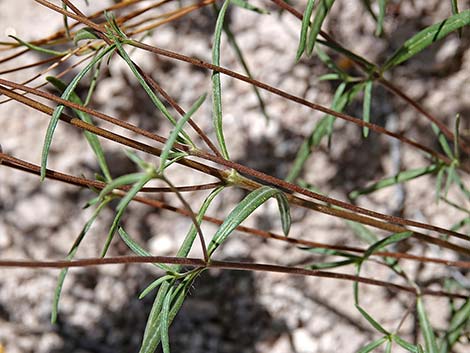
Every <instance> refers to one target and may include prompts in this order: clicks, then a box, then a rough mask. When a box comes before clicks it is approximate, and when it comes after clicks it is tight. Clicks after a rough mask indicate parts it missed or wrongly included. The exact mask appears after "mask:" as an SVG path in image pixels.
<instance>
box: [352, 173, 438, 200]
mask: <svg viewBox="0 0 470 353" xmlns="http://www.w3.org/2000/svg"><path fill="white" fill-rule="evenodd" d="M437 170H438V166H437V165H435V164H432V165H430V166H427V167H423V168H417V169H411V170H405V171H403V172H400V173H398V174H396V175H394V176H393V177H389V178H385V179H382V180H380V181H378V182H376V183H373V184H372V185H370V186H368V187H366V188H364V189H359V190H355V191H352V192H351V193H350V194H349V198H350V199H352V200H354V199H357V198H358V197H359V196H361V195H367V194H370V193H371V192H374V191H377V190H380V189H383V188H386V187H389V186H392V185H396V184H400V183H404V182H406V181H409V180H413V179H416V178H418V177H420V176H423V175H427V174H432V173H434V172H436V171H437Z"/></svg>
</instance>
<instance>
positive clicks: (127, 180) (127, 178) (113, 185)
mask: <svg viewBox="0 0 470 353" xmlns="http://www.w3.org/2000/svg"><path fill="white" fill-rule="evenodd" d="M144 175H145V173H131V174H127V175H122V176H120V177H117V178H116V179H114V180H113V181H111V182H110V183H108V184H106V186H105V187H104V188H103V189H102V190H101V192H100V194H99V199H103V198H104V197H105V196H106V195H107V194H109V193H110V192H111V191H113V190H114V189H117V188H119V187H121V186H124V185H129V184H134V183H136V182H138V181H139V180H140V179H142V177H143V176H144Z"/></svg>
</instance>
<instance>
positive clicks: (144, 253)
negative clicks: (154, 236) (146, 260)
mask: <svg viewBox="0 0 470 353" xmlns="http://www.w3.org/2000/svg"><path fill="white" fill-rule="evenodd" d="M118 234H119V235H120V237H121V239H122V240H123V241H124V243H126V245H127V246H128V247H129V248H130V249H131V250H132V251H133V252H134V253H136V254H137V255H139V256H152V254H151V253H150V252H148V251H147V250H145V249H144V248H143V247H141V246H140V245H139V244H137V242H136V241H135V240H134V239H132V237H131V236H130V235H129V233H127V232H126V231H125V230H124V228H122V227H119V229H118ZM153 265H154V266H157V267H158V268H161V269H162V270H163V271H167V272H173V270H172V268H171V267H170V266H168V265H166V264H159V263H154V264H153Z"/></svg>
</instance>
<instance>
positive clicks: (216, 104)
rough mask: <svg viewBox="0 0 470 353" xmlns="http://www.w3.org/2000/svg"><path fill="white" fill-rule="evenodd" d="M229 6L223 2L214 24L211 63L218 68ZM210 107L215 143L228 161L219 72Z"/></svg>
mask: <svg viewBox="0 0 470 353" xmlns="http://www.w3.org/2000/svg"><path fill="white" fill-rule="evenodd" d="M229 4H230V0H225V2H224V4H223V5H222V8H221V9H220V11H219V16H217V22H216V24H215V32H214V44H213V48H212V63H213V64H214V65H217V66H220V42H221V37H222V30H223V25H224V18H225V14H226V12H227V9H228V5H229ZM212 106H213V108H212V109H213V124H214V129H215V134H216V136H217V141H218V143H219V146H220V149H221V153H222V156H223V157H224V158H225V159H227V160H228V159H230V157H229V154H228V150H227V146H226V145H225V137H224V132H223V122H222V84H221V82H220V72H213V73H212Z"/></svg>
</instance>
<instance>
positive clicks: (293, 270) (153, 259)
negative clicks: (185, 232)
mask: <svg viewBox="0 0 470 353" xmlns="http://www.w3.org/2000/svg"><path fill="white" fill-rule="evenodd" d="M143 263H148V264H151V263H165V264H175V265H184V266H192V267H196V268H204V269H211V268H213V269H225V270H239V271H259V272H274V273H285V274H289V275H298V276H309V277H319V278H331V279H336V280H344V281H352V282H359V283H363V284H367V285H371V286H378V287H383V288H387V289H390V290H393V291H403V292H408V293H412V294H415V295H416V294H417V293H416V289H415V288H413V287H409V286H404V285H399V284H395V283H390V282H385V281H380V280H376V279H372V278H367V277H360V276H354V275H350V274H346V273H338V272H329V271H319V270H308V269H305V268H297V267H288V266H279V265H270V264H260V263H245V262H234V261H216V260H210V262H209V263H206V262H205V261H204V260H201V259H196V258H188V257H172V256H120V257H108V258H91V259H82V260H72V261H63V260H62V261H27V260H0V267H22V268H25V267H26V268H57V269H62V268H73V267H87V266H101V265H110V264H143ZM421 294H424V295H429V296H438V297H448V298H459V299H467V295H465V294H458V293H449V292H445V291H436V290H431V289H422V290H421Z"/></svg>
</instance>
